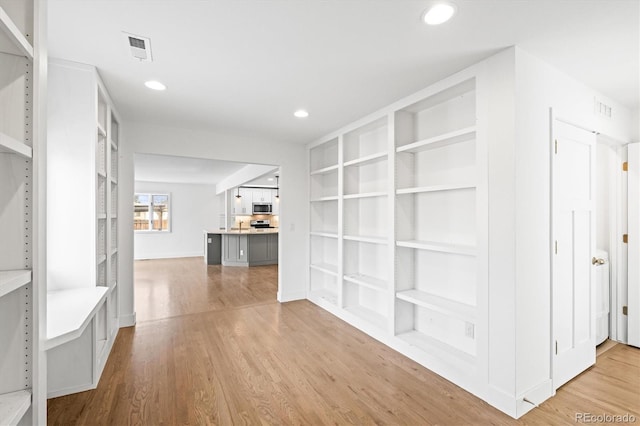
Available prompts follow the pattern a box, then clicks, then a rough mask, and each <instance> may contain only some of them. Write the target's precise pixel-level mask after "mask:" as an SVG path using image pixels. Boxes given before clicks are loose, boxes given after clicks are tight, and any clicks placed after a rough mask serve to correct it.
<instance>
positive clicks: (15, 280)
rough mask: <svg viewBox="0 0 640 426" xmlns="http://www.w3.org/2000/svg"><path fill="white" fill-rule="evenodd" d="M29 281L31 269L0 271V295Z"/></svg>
mask: <svg viewBox="0 0 640 426" xmlns="http://www.w3.org/2000/svg"><path fill="white" fill-rule="evenodd" d="M30 282H31V271H30V270H28V269H18V270H11V271H0V297H2V296H4V295H5V294H8V293H11V292H12V291H14V290H17V289H19V288H20V287H22V286H24V285H27V284H29V283H30ZM0 424H2V423H0Z"/></svg>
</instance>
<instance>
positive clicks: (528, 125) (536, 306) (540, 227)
mask: <svg viewBox="0 0 640 426" xmlns="http://www.w3.org/2000/svg"><path fill="white" fill-rule="evenodd" d="M594 98H597V99H601V100H604V101H606V102H607V103H608V104H610V105H614V108H615V110H616V111H617V114H616V115H615V117H614V118H612V119H606V120H603V119H601V118H600V117H596V116H595V114H594V112H593V111H594V108H593V100H594ZM551 107H553V109H554V113H555V114H558V115H559V116H561V117H563V118H565V119H568V120H570V121H572V122H574V123H576V124H580V125H582V126H584V127H586V128H589V129H593V130H597V131H600V132H601V133H604V134H607V135H609V136H611V137H614V138H616V139H619V140H622V141H625V140H628V138H629V134H630V131H631V120H630V118H631V114H630V112H629V111H628V110H625V109H624V108H622V107H621V106H620V105H618V104H616V103H615V102H613V101H611V100H608V99H607V98H605V97H604V96H602V95H600V94H599V93H596V92H595V91H593V90H591V89H589V88H588V87H586V86H584V85H583V84H581V83H579V82H577V81H575V80H573V79H572V78H570V77H569V76H567V75H565V74H563V73H561V72H560V71H558V70H557V69H555V68H553V67H551V66H550V65H548V64H546V63H545V62H543V61H541V60H539V59H537V58H535V57H534V56H532V55H530V54H528V53H526V52H524V51H522V50H521V49H518V48H516V140H515V143H516V158H515V163H514V166H515V179H516V180H515V189H516V192H515V194H516V195H515V197H516V198H515V206H516V235H515V237H516V252H515V257H516V275H515V279H516V298H515V300H516V329H515V335H516V360H517V365H516V395H523V394H526V392H527V391H528V390H530V389H533V388H535V387H536V386H537V385H539V384H540V383H542V382H544V380H545V379H546V378H550V377H551V362H550V361H551V357H550V354H551V294H550V292H551V286H550V273H551V265H550V256H549V252H550V152H551V151H550V149H551V148H550V117H549V108H551Z"/></svg>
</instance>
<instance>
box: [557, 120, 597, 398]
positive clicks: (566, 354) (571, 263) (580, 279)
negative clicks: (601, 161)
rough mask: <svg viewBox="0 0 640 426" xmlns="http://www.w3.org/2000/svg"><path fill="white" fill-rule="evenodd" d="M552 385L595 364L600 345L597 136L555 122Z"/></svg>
mask: <svg viewBox="0 0 640 426" xmlns="http://www.w3.org/2000/svg"><path fill="white" fill-rule="evenodd" d="M552 143H553V147H552V149H553V154H552V162H551V163H552V188H551V192H552V261H551V268H552V307H553V314H552V315H553V333H552V335H553V341H552V344H553V347H552V353H553V373H552V378H553V384H554V388H555V389H558V388H559V387H560V386H562V385H563V384H565V383H566V382H568V381H569V380H571V379H572V378H574V377H575V376H577V375H578V374H580V373H581V372H582V371H584V370H585V369H587V368H588V367H589V366H591V365H593V364H594V363H595V361H596V343H595V266H594V265H592V258H593V256H594V255H595V182H594V176H595V152H596V137H595V134H593V133H591V132H589V131H586V130H583V129H581V128H579V127H576V126H573V125H570V124H567V123H565V122H562V121H560V120H558V119H555V120H553V137H552Z"/></svg>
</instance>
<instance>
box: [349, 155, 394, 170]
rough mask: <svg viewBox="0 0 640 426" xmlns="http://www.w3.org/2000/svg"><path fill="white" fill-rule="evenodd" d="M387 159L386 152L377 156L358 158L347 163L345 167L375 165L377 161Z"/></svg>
mask: <svg viewBox="0 0 640 426" xmlns="http://www.w3.org/2000/svg"><path fill="white" fill-rule="evenodd" d="M386 159H387V153H386V152H378V153H376V154H371V155H367V156H364V157H361V158H356V159H355V160H350V161H345V163H344V166H345V167H349V166H364V165H367V164H371V163H375V162H376V161H382V160H386Z"/></svg>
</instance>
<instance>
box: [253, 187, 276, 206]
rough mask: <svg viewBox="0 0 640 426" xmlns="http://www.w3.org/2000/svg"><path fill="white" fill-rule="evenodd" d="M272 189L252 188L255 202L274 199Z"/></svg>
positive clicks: (269, 201) (265, 201) (267, 201)
mask: <svg viewBox="0 0 640 426" xmlns="http://www.w3.org/2000/svg"><path fill="white" fill-rule="evenodd" d="M272 193H273V190H272V189H255V188H253V189H252V190H251V199H252V201H253V202H254V203H271V202H272V199H273V195H272Z"/></svg>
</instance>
